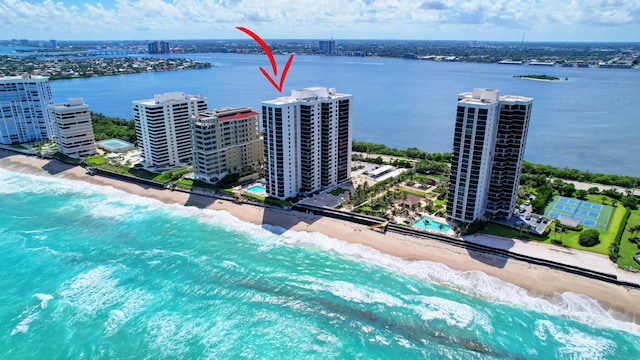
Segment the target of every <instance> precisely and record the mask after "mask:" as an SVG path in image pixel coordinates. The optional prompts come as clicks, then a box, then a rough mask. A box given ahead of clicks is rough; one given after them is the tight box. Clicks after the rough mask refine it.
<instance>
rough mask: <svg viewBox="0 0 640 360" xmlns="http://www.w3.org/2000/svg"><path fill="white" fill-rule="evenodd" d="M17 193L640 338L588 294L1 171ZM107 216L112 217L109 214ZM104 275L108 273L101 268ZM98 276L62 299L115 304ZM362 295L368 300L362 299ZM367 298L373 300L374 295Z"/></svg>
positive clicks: (634, 327)
mask: <svg viewBox="0 0 640 360" xmlns="http://www.w3.org/2000/svg"><path fill="white" fill-rule="evenodd" d="M25 180H26V181H25ZM13 191H23V192H24V191H26V192H36V193H50V192H54V193H81V194H82V193H87V194H99V195H101V196H102V198H103V199H108V202H107V203H106V204H107V206H108V207H111V205H113V207H115V208H117V209H115V210H113V211H112V212H110V214H111V215H112V216H123V214H132V213H135V211H131V212H129V213H127V212H126V211H123V210H121V209H120V208H121V207H122V206H135V207H136V211H142V212H144V211H153V210H157V209H159V210H161V211H168V212H170V214H171V215H174V216H184V217H188V218H191V219H197V220H198V221H201V222H204V223H207V224H211V225H214V226H218V227H222V228H224V229H227V230H231V231H234V232H240V233H246V234H249V235H250V236H251V237H252V238H256V239H257V240H256V241H257V242H258V243H259V244H260V248H261V249H262V250H263V251H266V250H268V249H270V248H272V247H278V246H286V245H295V244H310V245H313V246H315V247H317V248H319V249H321V250H325V251H332V252H335V253H338V254H341V255H342V256H346V257H350V258H353V259H362V260H365V261H367V262H368V263H371V264H375V265H377V266H381V267H383V268H386V269H389V270H391V271H393V272H395V273H399V274H403V275H406V276H409V277H413V278H418V279H422V280H424V281H427V282H434V283H437V284H441V285H443V286H446V287H449V288H453V289H456V290H458V291H461V292H463V293H465V294H469V295H472V296H476V297H480V298H484V299H488V300H491V301H494V302H501V303H506V304H509V305H512V306H514V307H519V308H526V309H531V310H534V311H538V312H541V313H545V314H550V315H554V316H561V317H565V318H569V319H573V320H577V321H580V322H582V323H587V324H590V325H594V326H598V327H603V328H613V329H618V330H624V331H627V332H630V333H633V334H636V335H638V334H640V325H638V324H635V323H631V322H626V321H622V320H619V319H616V318H615V316H614V314H612V313H611V312H610V311H608V310H607V309H605V308H604V307H603V306H602V305H601V304H599V303H598V302H597V301H596V300H594V299H592V298H589V297H587V296H584V295H580V294H575V293H571V292H566V293H562V294H557V295H556V296H555V297H554V298H544V299H543V298H540V297H536V296H533V295H531V294H530V293H529V292H528V291H527V290H525V289H523V288H521V287H518V286H516V285H513V284H510V283H507V282H504V281H502V280H500V279H497V278H495V277H492V276H489V275H487V274H485V273H482V272H480V271H456V270H453V269H451V268H449V267H447V266H446V265H444V264H440V263H434V262H430V261H406V260H403V259H400V258H397V257H394V256H391V255H387V254H384V253H381V252H379V251H378V250H375V249H373V248H370V247H367V246H364V245H361V244H354V243H349V242H345V241H341V240H336V239H333V238H330V237H328V236H325V235H323V234H320V233H308V232H295V231H291V230H286V229H283V228H278V227H275V226H270V225H263V226H258V225H255V224H251V223H247V222H244V221H242V220H240V219H238V218H236V217H235V216H233V215H232V214H230V213H229V212H227V211H217V210H207V209H199V208H196V207H185V206H181V205H178V204H169V205H168V204H164V203H162V202H161V201H159V200H156V199H152V198H146V197H142V196H137V195H131V194H129V193H126V192H124V191H121V190H118V189H115V188H113V187H107V186H99V185H93V184H89V183H85V182H81V181H74V180H68V179H60V178H51V177H40V176H35V175H26V174H18V173H14V172H11V171H7V170H4V169H0V193H3V192H13ZM109 204H111V205H109ZM86 206H87V207H89V206H95V199H92V198H91V197H87V200H86ZM127 211H129V210H127ZM106 212H107V213H109V211H106ZM99 213H100V214H94V215H96V216H97V215H100V216H102V215H103V214H104V211H103V212H99ZM278 234H279V235H278ZM153 260H157V259H153ZM227 265H228V264H227ZM100 271H106V270H105V269H102V270H100ZM93 275H96V274H94V273H90V274H85V276H89V277H92V276H93ZM98 275H99V276H97V279H98V280H102V282H101V285H100V287H97V288H95V289H94V288H91V286H92V285H91V282H89V281H84V282H83V278H82V277H81V278H78V279H75V281H77V282H78V281H79V282H80V283H81V284H76V287H75V288H76V289H78V288H83V289H84V290H93V291H95V292H96V294H102V295H103V296H104V297H102V298H100V297H99V296H98V295H95V296H94V297H93V298H86V297H85V295H81V294H82V293H84V292H81V291H77V292H74V291H72V290H73V289H74V288H73V287H69V288H67V289H66V290H65V289H63V290H61V291H62V293H61V295H65V296H62V297H63V298H67V299H71V300H72V301H77V303H78V305H79V306H81V307H83V306H84V307H86V309H85V310H86V312H87V313H89V314H91V313H94V312H95V311H96V310H98V309H101V308H104V307H106V306H109V305H110V304H112V303H115V302H116V300H115V297H114V296H113V295H112V294H111V291H113V290H114V288H115V287H116V283H114V282H112V280H111V279H110V278H109V277H108V276H103V277H101V276H102V275H108V274H102V275H100V274H98ZM94 277H95V276H94ZM94 280H95V279H94ZM94 280H91V281H94ZM352 290H353V289H352ZM340 294H341V295H342V296H356V295H354V293H353V292H352V293H349V292H347V293H340ZM358 296H363V295H362V294H360V295H358ZM366 296H370V294H368V295H366ZM359 299H360V300H362V299H363V298H362V297H360V298H359ZM83 304H84V305H83Z"/></svg>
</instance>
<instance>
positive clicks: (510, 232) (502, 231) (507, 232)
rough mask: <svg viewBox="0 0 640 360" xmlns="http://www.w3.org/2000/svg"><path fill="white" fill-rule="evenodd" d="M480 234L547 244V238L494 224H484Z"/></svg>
mask: <svg viewBox="0 0 640 360" xmlns="http://www.w3.org/2000/svg"><path fill="white" fill-rule="evenodd" d="M480 232H481V233H483V234H489V235H496V236H501V237H505V238H510V239H513V238H518V239H527V240H535V241H540V242H544V241H546V242H549V238H548V237H544V236H536V235H533V234H530V233H527V232H526V231H523V232H522V233H521V232H520V230H516V229H512V228H509V227H506V226H502V225H498V224H494V223H488V224H486V227H485V229H484V230H482V231H480Z"/></svg>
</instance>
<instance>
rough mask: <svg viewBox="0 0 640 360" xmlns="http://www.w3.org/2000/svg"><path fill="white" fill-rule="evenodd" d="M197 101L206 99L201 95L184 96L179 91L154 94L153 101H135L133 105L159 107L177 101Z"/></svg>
mask: <svg viewBox="0 0 640 360" xmlns="http://www.w3.org/2000/svg"><path fill="white" fill-rule="evenodd" d="M199 99H203V100H204V99H206V97H205V96H204V95H202V94H200V95H188V94H185V93H183V92H181V91H173V92H168V93H162V94H155V95H154V96H153V99H145V100H135V101H133V103H134V104H141V105H160V104H166V103H171V102H179V101H187V100H199Z"/></svg>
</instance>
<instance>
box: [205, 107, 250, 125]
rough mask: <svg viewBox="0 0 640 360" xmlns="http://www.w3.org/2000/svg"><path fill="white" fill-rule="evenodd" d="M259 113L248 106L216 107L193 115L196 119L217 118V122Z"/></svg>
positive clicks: (244, 117)
mask: <svg viewBox="0 0 640 360" xmlns="http://www.w3.org/2000/svg"><path fill="white" fill-rule="evenodd" d="M257 115H260V114H258V113H257V112H255V111H253V109H251V108H249V107H242V108H230V107H226V108H218V109H214V110H213V111H203V112H201V113H199V114H198V116H197V117H195V118H196V119H197V120H199V121H201V120H205V119H211V118H217V121H218V122H222V121H230V120H240V119H246V118H249V117H252V116H257Z"/></svg>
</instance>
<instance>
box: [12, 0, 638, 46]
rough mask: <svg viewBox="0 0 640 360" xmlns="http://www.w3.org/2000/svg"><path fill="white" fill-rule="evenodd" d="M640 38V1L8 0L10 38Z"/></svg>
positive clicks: (615, 39) (586, 39)
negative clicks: (245, 30)
mask: <svg viewBox="0 0 640 360" xmlns="http://www.w3.org/2000/svg"><path fill="white" fill-rule="evenodd" d="M236 26H244V27H247V28H249V29H251V30H253V31H254V32H256V33H257V34H259V35H260V36H261V37H263V38H272V39H273V38H281V39H282V38H304V39H321V38H328V37H329V36H331V34H333V37H334V38H336V39H418V40H479V41H490V40H497V41H520V40H521V39H522V36H523V34H524V37H525V40H527V41H625V42H640V0H491V1H488V0H313V1H310V0H104V1H85V0H58V1H54V0H0V39H12V38H16V39H32V40H36V39H39V40H47V39H58V40H127V39H135V40H148V39H151V40H161V39H167V40H170V39H240V38H244V36H243V34H242V33H240V32H239V31H238V30H236V29H235V27H236Z"/></svg>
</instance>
